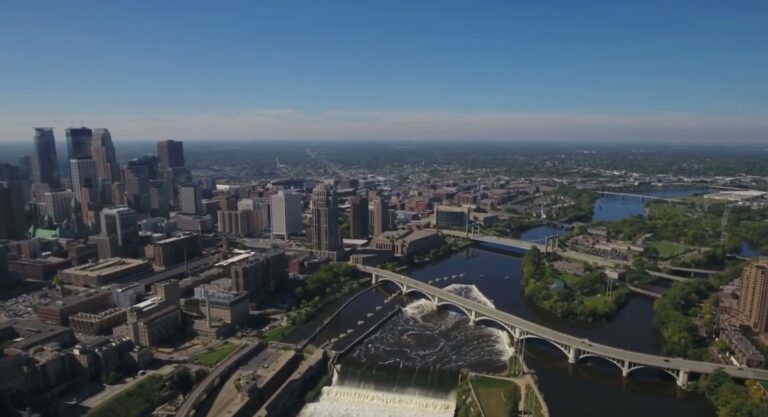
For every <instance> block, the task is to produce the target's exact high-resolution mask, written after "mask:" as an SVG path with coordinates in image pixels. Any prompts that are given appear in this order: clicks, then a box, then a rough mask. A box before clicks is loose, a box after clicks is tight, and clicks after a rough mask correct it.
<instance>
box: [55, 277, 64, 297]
mask: <svg viewBox="0 0 768 417" xmlns="http://www.w3.org/2000/svg"><path fill="white" fill-rule="evenodd" d="M53 285H55V286H56V288H58V289H59V292H60V293H61V295H62V296H63V295H64V281H62V280H61V277H60V276H59V275H58V274H56V275H54V276H53Z"/></svg>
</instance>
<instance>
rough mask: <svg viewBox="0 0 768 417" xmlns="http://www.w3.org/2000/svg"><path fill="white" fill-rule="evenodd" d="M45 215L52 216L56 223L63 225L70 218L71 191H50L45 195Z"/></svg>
mask: <svg viewBox="0 0 768 417" xmlns="http://www.w3.org/2000/svg"><path fill="white" fill-rule="evenodd" d="M43 198H44V201H45V215H46V216H50V218H51V219H53V222H54V223H57V224H58V223H61V222H63V221H64V220H66V219H67V218H69V212H70V207H71V205H72V192H71V191H48V192H46V193H45V194H44V195H43Z"/></svg>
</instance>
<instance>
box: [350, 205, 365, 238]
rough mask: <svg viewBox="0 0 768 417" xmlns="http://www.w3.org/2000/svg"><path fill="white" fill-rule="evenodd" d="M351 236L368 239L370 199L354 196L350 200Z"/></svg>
mask: <svg viewBox="0 0 768 417" xmlns="http://www.w3.org/2000/svg"><path fill="white" fill-rule="evenodd" d="M349 206H350V207H349V237H350V238H352V239H366V238H367V237H368V235H369V234H370V231H369V226H368V217H369V215H368V210H369V209H368V199H367V198H365V197H352V198H351V199H350V200H349Z"/></svg>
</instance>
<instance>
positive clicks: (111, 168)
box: [91, 128, 120, 183]
mask: <svg viewBox="0 0 768 417" xmlns="http://www.w3.org/2000/svg"><path fill="white" fill-rule="evenodd" d="M91 155H92V157H93V160H94V161H96V174H97V175H98V177H99V179H107V180H108V181H109V182H111V183H112V182H120V166H119V165H118V164H117V157H116V156H115V145H113V144H112V135H110V133H109V129H102V128H99V129H94V130H93V138H92V140H91Z"/></svg>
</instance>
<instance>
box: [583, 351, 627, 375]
mask: <svg viewBox="0 0 768 417" xmlns="http://www.w3.org/2000/svg"><path fill="white" fill-rule="evenodd" d="M587 358H598V359H602V360H604V361H606V362H609V363H612V364H614V365H616V367H617V368H619V371H621V372H624V364H623V363H621V362H619V361H617V360H616V359H613V358H609V357H607V356H603V355H598V354H596V353H584V354H582V355H580V356H579V360H582V359H587Z"/></svg>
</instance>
